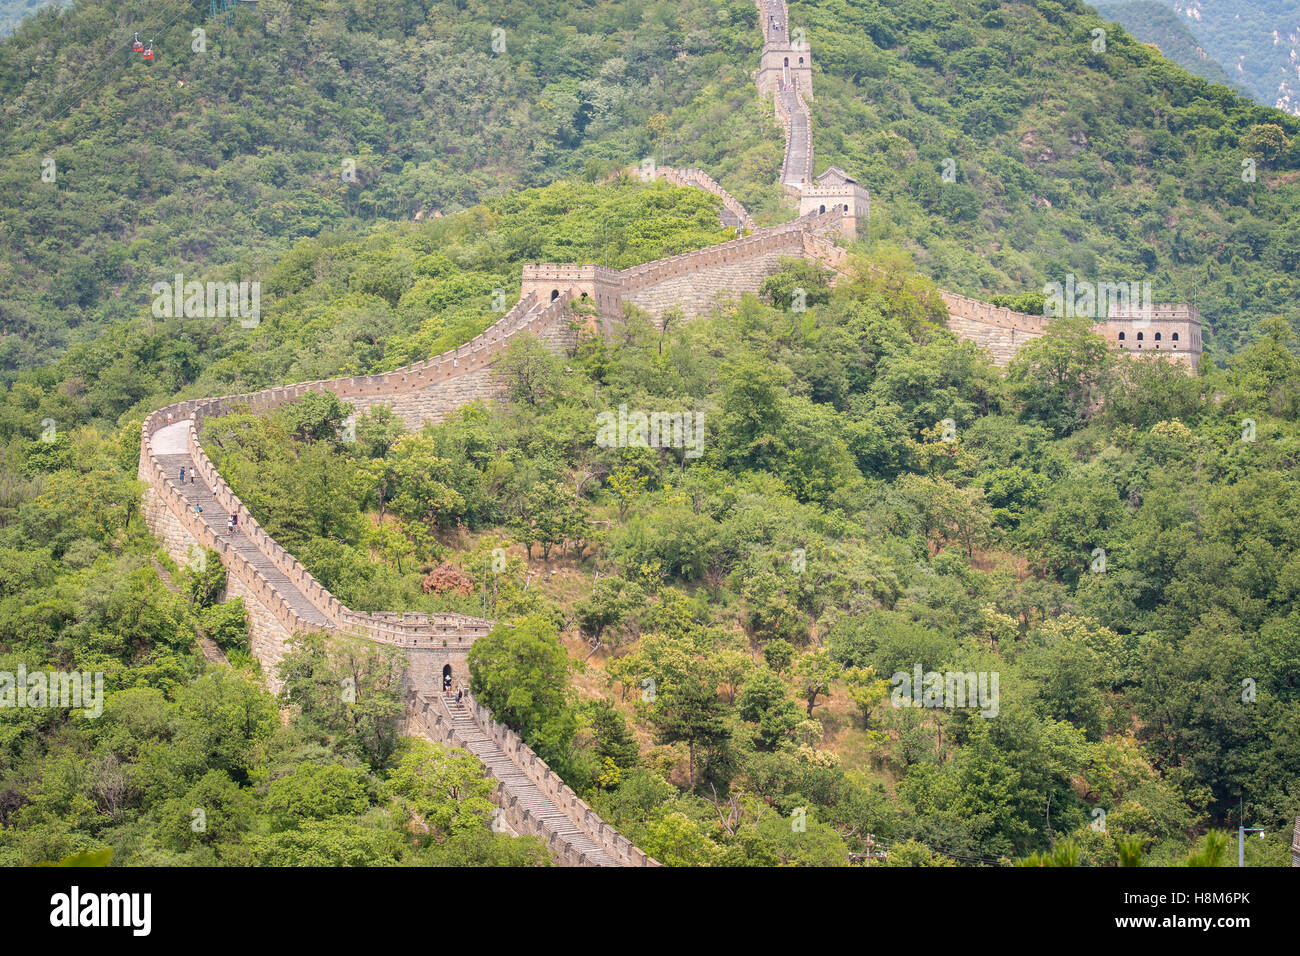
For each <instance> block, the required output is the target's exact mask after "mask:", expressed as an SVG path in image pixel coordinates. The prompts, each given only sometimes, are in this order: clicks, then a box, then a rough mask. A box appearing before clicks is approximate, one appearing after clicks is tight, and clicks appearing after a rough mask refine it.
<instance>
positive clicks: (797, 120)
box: [777, 89, 812, 186]
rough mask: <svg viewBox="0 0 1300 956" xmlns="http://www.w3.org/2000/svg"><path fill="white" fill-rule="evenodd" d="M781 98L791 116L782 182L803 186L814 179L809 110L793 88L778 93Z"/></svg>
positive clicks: (782, 105)
mask: <svg viewBox="0 0 1300 956" xmlns="http://www.w3.org/2000/svg"><path fill="white" fill-rule="evenodd" d="M777 95H778V96H780V98H781V107H782V109H784V110H785V112H786V115H788V116H789V117H790V141H789V142H788V143H787V144H786V150H785V165H784V168H783V169H782V170H781V182H782V184H783V185H786V186H801V185H803V184H804V183H806V182H808V181H809V180H811V179H812V169H811V168H810V166H811V161H810V156H809V145H810V143H811V140H810V139H809V137H810V136H811V135H812V130H811V129H810V126H809V122H808V110H807V108H806V107H805V106H804V104H803V103H802V102H801V101H800V99H799V94H798V92H797V91H795V90H793V89H785V90H782V91H781V92H780V93H778V94H777Z"/></svg>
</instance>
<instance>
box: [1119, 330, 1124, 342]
mask: <svg viewBox="0 0 1300 956" xmlns="http://www.w3.org/2000/svg"><path fill="white" fill-rule="evenodd" d="M1119 340H1120V341H1121V342H1123V341H1124V333H1123V332H1121V333H1120V334H1119Z"/></svg>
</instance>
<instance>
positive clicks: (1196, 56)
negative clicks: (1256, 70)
mask: <svg viewBox="0 0 1300 956" xmlns="http://www.w3.org/2000/svg"><path fill="white" fill-rule="evenodd" d="M1093 6H1094V7H1096V9H1097V12H1098V13H1099V14H1101V16H1102V18H1103V19H1106V20H1114V21H1115V22H1116V23H1118V24H1120V25H1121V26H1122V27H1124V29H1125V30H1127V31H1128V32H1129V33H1131V34H1132V35H1133V36H1134V37H1136V38H1137V39H1139V40H1141V41H1142V42H1143V43H1154V44H1155V45H1156V46H1157V47H1159V48H1160V52H1161V53H1163V54H1164V55H1165V56H1167V57H1168V58H1169V59H1171V60H1173V61H1174V62H1175V63H1177V64H1178V65H1179V66H1181V67H1182V68H1183V69H1185V70H1186V71H1187V72H1189V73H1195V74H1196V75H1197V76H1200V77H1203V78H1205V79H1206V80H1209V81H1210V82H1211V83H1217V84H1219V85H1220V86H1230V87H1232V88H1234V89H1238V90H1240V91H1241V92H1243V93H1245V94H1246V95H1248V96H1252V98H1254V99H1255V101H1256V102H1259V103H1265V104H1266V105H1269V106H1272V105H1273V101H1272V100H1271V99H1264V98H1260V97H1254V96H1253V92H1252V90H1251V89H1250V88H1249V87H1247V86H1245V85H1244V83H1243V82H1242V81H1241V80H1234V79H1232V78H1231V77H1229V76H1228V74H1227V73H1226V72H1225V71H1224V69H1223V66H1222V65H1221V64H1220V63H1219V62H1218V61H1217V60H1215V59H1214V58H1213V57H1212V56H1210V55H1209V54H1208V53H1206V52H1205V48H1204V47H1202V46H1201V45H1200V43H1199V41H1197V39H1196V37H1195V35H1194V34H1193V33H1192V31H1191V30H1189V29H1188V27H1187V25H1186V24H1185V23H1184V22H1183V18H1182V17H1180V16H1179V15H1178V14H1177V13H1175V12H1174V11H1173V10H1170V9H1169V8H1168V7H1166V6H1163V5H1162V4H1160V3H1159V2H1157V0H1132V2H1129V3H1096V4H1093Z"/></svg>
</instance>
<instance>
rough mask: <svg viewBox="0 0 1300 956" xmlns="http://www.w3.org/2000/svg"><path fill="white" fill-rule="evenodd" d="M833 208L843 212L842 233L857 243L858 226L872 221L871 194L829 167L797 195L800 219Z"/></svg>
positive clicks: (841, 171)
mask: <svg viewBox="0 0 1300 956" xmlns="http://www.w3.org/2000/svg"><path fill="white" fill-rule="evenodd" d="M836 206H842V207H843V208H844V220H843V222H842V223H841V227H840V228H841V230H842V231H843V233H844V235H845V236H846V237H848V238H849V239H856V238H857V234H858V222H859V221H861V222H862V223H863V224H865V223H866V222H867V220H869V219H870V218H871V194H870V193H868V192H867V190H866V189H865V188H864V187H862V186H860V185H859V184H858V182H857V180H855V179H854V178H853V177H852V176H850V175H849V174H848V173H846V172H845V171H844V170H842V169H840V167H838V166H832V167H830V168H829V169H827V170H826V171H825V172H824V173H822V174H821V175H820V176H818V177H817V178H816V179H815V180H813V181H812V182H811V183H808V184H805V185H804V187H803V188H802V190H801V191H800V193H799V215H801V216H806V215H808V214H809V213H823V212H830V211H831V210H833V209H834V208H835V207H836Z"/></svg>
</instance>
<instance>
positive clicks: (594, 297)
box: [520, 262, 623, 333]
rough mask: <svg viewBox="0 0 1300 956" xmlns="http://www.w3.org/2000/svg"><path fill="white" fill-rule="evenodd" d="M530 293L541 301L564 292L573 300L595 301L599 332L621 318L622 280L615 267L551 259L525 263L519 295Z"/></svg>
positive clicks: (546, 300)
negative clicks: (559, 261)
mask: <svg viewBox="0 0 1300 956" xmlns="http://www.w3.org/2000/svg"><path fill="white" fill-rule="evenodd" d="M530 292H532V293H536V294H537V296H538V297H539V298H540V299H541V300H542V301H543V302H549V301H551V300H553V299H558V298H559V297H560V296H561V295H564V294H568V295H571V296H572V297H573V298H574V299H575V300H578V301H584V300H585V301H590V302H593V303H595V305H596V308H597V310H598V312H599V314H600V326H601V331H602V332H605V333H608V332H609V331H610V329H611V327H612V325H613V324H614V323H617V322H621V321H622V319H623V280H622V275H621V274H620V273H619V271H618V270H617V269H609V268H606V267H605V266H592V265H586V266H584V265H571V264H567V263H565V264H560V263H554V262H542V263H534V262H530V263H526V264H525V265H524V268H523V287H522V288H521V289H520V294H521V295H522V296H523V297H525V298H526V297H527V296H528V294H529V293H530ZM588 324H591V323H588ZM593 331H594V328H593Z"/></svg>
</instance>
